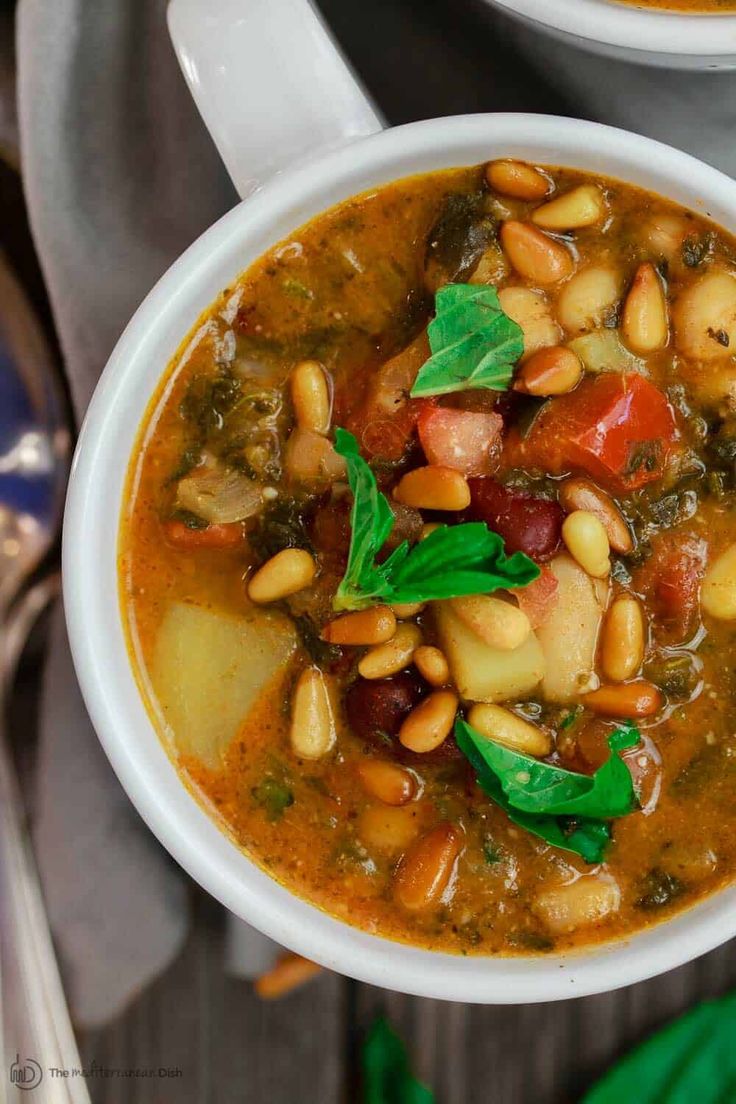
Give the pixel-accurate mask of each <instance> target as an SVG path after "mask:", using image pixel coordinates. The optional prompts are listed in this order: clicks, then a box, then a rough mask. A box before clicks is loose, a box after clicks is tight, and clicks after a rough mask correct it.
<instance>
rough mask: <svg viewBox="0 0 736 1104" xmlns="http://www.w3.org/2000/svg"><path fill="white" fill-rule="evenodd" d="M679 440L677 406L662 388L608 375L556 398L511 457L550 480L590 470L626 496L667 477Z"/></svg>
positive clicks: (509, 444)
mask: <svg viewBox="0 0 736 1104" xmlns="http://www.w3.org/2000/svg"><path fill="white" fill-rule="evenodd" d="M677 439H678V433H677V427H676V425H675V418H674V414H673V412H672V408H671V406H670V404H669V403H668V401H667V399H666V397H665V396H664V395H663V394H662V392H661V391H660V390H659V389H658V388H656V387H655V386H654V385H653V384H651V383H649V381H648V380H646V379H645V378H644V377H643V376H640V375H638V374H637V373H635V372H632V373H629V374H628V375H621V374H619V373H617V372H603V373H601V375H599V376H588V377H587V378H586V379H584V380H583V382H582V383H581V384H580V386H579V387H578V388H577V389H576V390H575V391H571V392H570V394H569V395H560V397H559V398H556V399H552V400H550V402H549V403H547V405H546V406H545V407H544V408H543V409H542V410H541V412H540V413H539V415H538V417H537V419H536V421H535V422H534V423H533V424H532V427H531V429H530V430H529V432H528V434H527V435H526V437H525V438H524V439H523V440H522V438H521V437H520V435H519V433H518V432H517V431H512V432H511V433H510V434H509V436H508V438H507V440H506V445H505V448H504V459H505V460H506V462H507V463H508V465H509V466H510V467H522V468H538V469H540V470H542V471H545V472H547V473H548V474H549V475H562V474H563V473H565V472H570V471H580V472H584V473H585V474H587V475H590V476H592V477H593V478H594V479H595V480H596V482H598V483H600V484H601V486H602V487H605V488H606V489H607V490H609V491H612V492H614V493H624V492H626V491H635V490H638V489H639V488H640V487H643V486H645V485H646V484H647V483H652V482H653V481H655V480H657V479H659V478H660V476H661V475H662V473H663V471H664V469H665V467H666V465H667V461H668V460H669V458H670V456H671V455H672V453H673V451H674V448H675V442H676V441H677Z"/></svg>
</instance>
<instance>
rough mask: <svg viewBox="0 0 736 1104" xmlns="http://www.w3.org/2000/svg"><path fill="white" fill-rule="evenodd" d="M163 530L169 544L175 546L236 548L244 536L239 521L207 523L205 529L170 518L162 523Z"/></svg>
mask: <svg viewBox="0 0 736 1104" xmlns="http://www.w3.org/2000/svg"><path fill="white" fill-rule="evenodd" d="M163 530H164V534H165V536H166V539H167V541H168V542H169V544H173V545H174V547H175V548H188V549H192V550H194V549H197V548H223V549H224V548H237V547H238V545H239V544H242V543H243V539H244V536H245V533H244V530H243V526H242V524H241V522H239V521H233V522H230V523H229V524H227V525H208V526H207V527H206V528H205V529H191V528H190V527H189V526H188V525H185V524H184V522H183V521H177V520H176V519H173V518H172V519H170V520H169V521H165V522H164V523H163Z"/></svg>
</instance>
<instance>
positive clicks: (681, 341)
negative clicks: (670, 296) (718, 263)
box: [672, 270, 736, 361]
mask: <svg viewBox="0 0 736 1104" xmlns="http://www.w3.org/2000/svg"><path fill="white" fill-rule="evenodd" d="M672 317H673V322H674V326H675V341H676V344H677V348H678V350H679V351H680V352H681V353H683V354H684V356H686V357H690V358H691V359H692V360H705V361H711V360H720V359H721V358H722V357H732V356H733V354H734V350H736V279H734V277H733V276H732V275H731V274H730V273H728V272H723V271H721V272H718V271H713V270H711V271H710V272H707V273H706V274H705V275H704V276H701V278H700V279H699V280H697V281H696V282H695V283H694V284H689V285H688V286H687V287H686V288H685V290H684V291H683V293H682V294H681V295H680V296H678V299H677V301H676V303H675V305H674V307H673V310H672Z"/></svg>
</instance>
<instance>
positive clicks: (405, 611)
mask: <svg viewBox="0 0 736 1104" xmlns="http://www.w3.org/2000/svg"><path fill="white" fill-rule="evenodd" d="M422 528H424V526H422ZM419 539H420V540H421V539H422V538H421V536H420V538H419ZM426 604H427V603H426V602H394V603H392V605H391V606H390V607H389V609H392V610H393V611H394V613H395V614H396V616H397V617H398V619H399V621H408V620H409V618H410V617H416V616H417V614H419V613H421V612H422V610H423V609H424V607H425V606H426Z"/></svg>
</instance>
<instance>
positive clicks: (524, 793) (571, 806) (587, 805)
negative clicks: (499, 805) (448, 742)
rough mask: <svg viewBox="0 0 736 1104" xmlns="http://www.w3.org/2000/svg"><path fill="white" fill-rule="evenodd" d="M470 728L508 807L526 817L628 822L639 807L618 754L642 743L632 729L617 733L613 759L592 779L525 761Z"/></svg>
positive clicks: (526, 758) (524, 757)
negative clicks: (540, 815)
mask: <svg viewBox="0 0 736 1104" xmlns="http://www.w3.org/2000/svg"><path fill="white" fill-rule="evenodd" d="M467 727H468V730H469V732H468V735H469V736H470V738H471V739H472V740H473V741H474V743H475V747H476V750H477V751H478V753H479V754H480V755H481V757H482V759H483V761H484V763H485V765H486V766H487V767H488V768H489V769H490V770H491V771H493V773H494V774H495V775H496V777H497V778H498V780H499V782H500V785H501V788H502V789H503V792H504V793H505V795H506V797H507V798H508V800H509V802H510V804H511V805H512V806H513V807H514V808H515V809H519V810H520V811H521V812H523V813H547V814H549V815H551V816H593V817H600V818H601V819H602V820H610V819H611V818H612V817H619V816H626V814H627V813H630V812H631V811H632V810H633V809H634V808H635V807H636V795H635V793H634V784H633V782H632V780H631V774H630V772H629V768H628V767H627V766H626V764H625V763H624V762H623V760H622V759H621V758H620V757H619V755H618V751H619V750H623V749H624V748H627V747H634V745H635V744H638V743H639V739H640V736H639V732H638V730H637V729H636V728H635V727H634V726H633V725H630V726H627V727H626V728H625V729H617V731H616V732H615V733H614V734H613V736H612V737H611V739H610V741H609V747H611V749H612V750H611V755H610V756H609V758H608V759H607V760H606V762H605V763H604V764H603V766H602V767H599V769H598V770H597V771H596V772H595V774H592V775H588V774H577V773H576V772H575V771H569V770H564V769H563V768H562V767H556V766H554V765H553V764H551V763H545V762H542V761H541V760H539V759H534V758H533V757H532V756H530V755H522V754H521V753H520V752H518V751H513V750H512V749H511V748H508V747H505V746H504V745H503V744H499V743H496V741H495V740H492V739H488V738H487V737H485V736H481V734H480V733H479V732H475V731H474V730H473V729H472V728H470V726H467ZM614 748H615V749H616V750H614Z"/></svg>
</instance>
